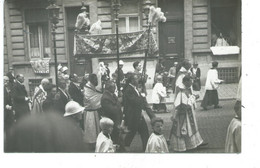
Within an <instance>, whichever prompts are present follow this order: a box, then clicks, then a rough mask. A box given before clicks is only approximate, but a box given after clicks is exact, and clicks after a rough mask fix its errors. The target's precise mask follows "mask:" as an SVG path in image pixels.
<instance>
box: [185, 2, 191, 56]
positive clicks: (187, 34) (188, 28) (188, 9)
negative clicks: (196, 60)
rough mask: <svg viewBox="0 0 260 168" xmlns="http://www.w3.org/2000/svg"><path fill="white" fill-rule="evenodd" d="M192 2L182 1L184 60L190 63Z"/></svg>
mask: <svg viewBox="0 0 260 168" xmlns="http://www.w3.org/2000/svg"><path fill="white" fill-rule="evenodd" d="M192 36H193V34H192V0H184V58H185V59H188V60H190V61H192V45H193V42H192V39H193V38H192Z"/></svg>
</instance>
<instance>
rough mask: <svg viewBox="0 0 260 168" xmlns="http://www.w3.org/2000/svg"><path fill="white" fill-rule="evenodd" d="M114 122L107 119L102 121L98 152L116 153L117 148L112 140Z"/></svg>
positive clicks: (98, 138)
mask: <svg viewBox="0 0 260 168" xmlns="http://www.w3.org/2000/svg"><path fill="white" fill-rule="evenodd" d="M113 126H114V122H113V121H112V120H111V119H109V118H106V117H103V118H102V119H101V120H100V127H101V130H102V131H101V132H100V133H99V134H98V137H97V143H96V150H95V152H100V153H113V152H115V146H114V145H113V141H112V140H111V137H110V134H111V133H112V131H113Z"/></svg>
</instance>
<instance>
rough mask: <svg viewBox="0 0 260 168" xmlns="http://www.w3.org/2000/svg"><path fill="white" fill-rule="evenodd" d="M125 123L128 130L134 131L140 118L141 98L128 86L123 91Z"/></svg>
mask: <svg viewBox="0 0 260 168" xmlns="http://www.w3.org/2000/svg"><path fill="white" fill-rule="evenodd" d="M123 101H124V114H125V122H126V125H127V126H128V128H129V129H130V130H133V129H136V128H137V126H138V123H139V121H140V119H141V116H142V107H143V98H142V97H141V96H139V95H138V93H137V92H136V91H135V89H134V88H133V87H132V86H130V85H128V86H127V87H126V88H125V91H124V97H123Z"/></svg>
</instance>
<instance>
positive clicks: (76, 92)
mask: <svg viewBox="0 0 260 168" xmlns="http://www.w3.org/2000/svg"><path fill="white" fill-rule="evenodd" d="M68 91H69V94H70V97H71V99H73V101H75V102H78V103H79V104H80V105H81V106H83V97H84V95H83V93H82V92H81V89H80V87H77V86H76V85H75V84H74V83H73V82H70V85H69V90H68Z"/></svg>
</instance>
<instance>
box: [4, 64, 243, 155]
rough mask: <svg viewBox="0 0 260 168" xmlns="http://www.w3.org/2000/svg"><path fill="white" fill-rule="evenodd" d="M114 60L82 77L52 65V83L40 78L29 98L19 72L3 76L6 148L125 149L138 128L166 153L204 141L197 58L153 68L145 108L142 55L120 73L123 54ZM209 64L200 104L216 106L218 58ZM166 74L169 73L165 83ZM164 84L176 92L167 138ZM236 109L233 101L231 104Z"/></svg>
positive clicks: (151, 148) (152, 147) (150, 147)
mask: <svg viewBox="0 0 260 168" xmlns="http://www.w3.org/2000/svg"><path fill="white" fill-rule="evenodd" d="M119 65H120V66H119V69H116V71H115V72H114V73H112V74H110V70H109V68H108V64H107V63H103V62H100V63H99V67H98V72H97V73H96V74H94V73H92V74H87V75H85V76H84V77H83V78H82V80H81V81H80V80H79V77H78V76H77V74H74V73H72V74H68V68H67V67H65V66H64V67H62V66H61V65H59V66H58V71H59V72H58V76H59V78H58V79H59V80H58V83H57V86H56V85H54V84H52V83H51V82H50V81H49V80H48V79H47V78H43V79H42V80H41V83H40V85H39V86H38V87H36V88H35V91H34V95H33V97H32V99H30V98H29V97H28V95H27V91H26V89H25V86H24V85H23V82H24V76H23V75H22V74H18V75H16V77H15V78H14V75H13V74H12V73H8V74H7V75H6V76H4V88H5V89H4V112H5V113H4V114H5V115H4V130H5V136H4V138H5V151H6V152H131V148H130V146H131V143H132V141H133V139H134V137H135V135H136V133H137V132H138V133H139V134H140V136H141V140H142V149H143V151H144V152H159V153H166V152H169V150H168V146H169V145H172V148H173V149H174V151H177V152H183V151H187V150H191V149H195V148H198V147H200V146H203V145H207V143H206V142H204V141H203V139H202V137H201V135H200V133H199V129H198V126H197V121H196V115H195V108H196V99H197V98H198V95H196V94H194V92H193V90H197V91H199V90H200V89H201V84H200V69H199V68H198V64H196V63H195V64H194V65H193V67H192V68H191V64H190V62H189V61H188V60H184V61H183V62H181V63H178V64H177V63H174V65H173V67H172V68H170V71H169V73H164V72H162V71H160V70H158V69H157V68H156V69H157V70H156V75H155V84H154V88H153V93H152V99H153V107H152V108H151V107H150V106H149V104H148V102H147V99H146V97H147V92H146V88H145V87H144V86H145V83H146V80H147V75H145V76H143V75H142V73H141V71H142V64H141V62H140V61H135V62H134V63H133V71H131V72H127V73H124V72H123V70H122V67H123V65H124V62H123V61H122V60H120V62H119ZM212 65H213V67H212V69H211V70H209V72H208V77H207V82H206V93H205V96H204V99H203V102H202V104H201V106H202V107H203V109H204V110H207V107H208V106H210V105H214V107H215V108H220V106H219V104H218V95H217V87H218V85H219V84H220V83H221V82H223V81H222V80H219V79H218V76H217V71H216V68H217V66H218V63H217V62H213V63H212ZM118 74H119V76H118ZM165 76H166V77H167V79H169V80H167V82H166V83H165V81H164V80H165ZM118 80H119V81H118ZM117 83H119V84H120V85H119V88H118V86H117ZM168 84H170V86H171V87H172V89H173V92H174V93H175V99H174V102H172V103H173V104H174V106H175V112H174V115H173V116H172V118H171V119H172V127H171V130H170V131H171V132H170V138H169V139H167V140H166V138H165V137H164V135H163V124H164V121H163V120H162V119H161V118H159V117H157V116H156V115H155V113H156V112H158V111H160V110H163V111H165V112H166V111H167V108H166V104H165V98H166V97H167V87H166V85H168ZM209 86H210V87H209ZM238 108H239V104H237V105H236V111H238V110H237V109H238ZM171 139H172V141H171V142H172V143H170V140H171ZM229 146H230V145H229Z"/></svg>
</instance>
